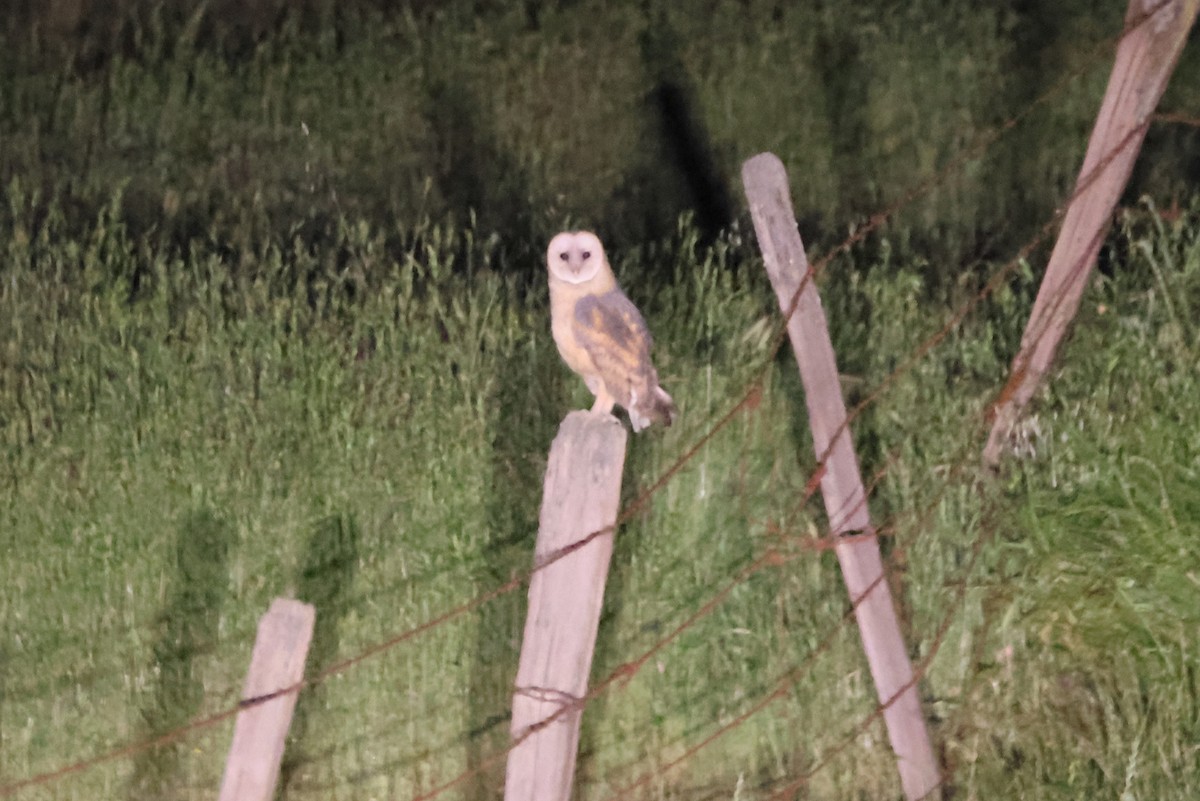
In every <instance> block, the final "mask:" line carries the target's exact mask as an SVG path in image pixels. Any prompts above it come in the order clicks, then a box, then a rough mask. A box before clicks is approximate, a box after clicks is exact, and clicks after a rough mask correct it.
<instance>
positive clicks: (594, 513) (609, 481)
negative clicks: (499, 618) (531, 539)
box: [504, 412, 627, 801]
mask: <svg viewBox="0 0 1200 801" xmlns="http://www.w3.org/2000/svg"><path fill="white" fill-rule="evenodd" d="M626 438H627V435H626V433H625V428H624V427H623V426H622V425H621V424H620V423H619V422H618V421H617V419H616V418H614V417H612V416H611V415H608V414H598V413H592V412H571V413H570V414H568V415H567V417H566V419H565V420H564V421H563V423H562V425H561V426H560V427H559V429H558V436H556V437H555V438H554V444H553V445H551V447H550V459H549V464H548V465H547V467H546V481H545V488H544V494H543V496H542V512H541V518H540V520H539V523H538V536H537V546H536V550H535V557H534V564H535V565H536V566H538V567H539V569H538V570H537V571H536V572H534V574H533V577H532V578H531V579H530V582H529V612H528V615H527V617H526V619H525V639H524V642H523V643H522V645H521V660H520V666H519V667H518V669H517V686H516V691H515V693H514V694H513V705H512V736H513V738H514V739H516V740H518V741H519V742H518V743H517V744H516V746H515V747H514V748H513V750H512V751H511V752H510V753H509V756H508V773H507V777H506V779H505V786H504V797H505V799H506V801H567V799H569V798H570V797H571V785H572V782H573V779H574V774H575V756H576V752H577V750H578V747H579V726H580V722H581V719H582V716H583V706H582V704H583V697H584V695H585V694H586V693H587V686H588V673H589V672H590V671H591V667H592V653H593V651H594V649H595V646H596V632H597V630H598V628H599V625H600V608H601V606H602V604H603V602H604V584H605V580H606V579H607V577H608V563H609V559H610V557H611V556H612V546H613V527H614V526H615V524H616V520H617V510H618V507H619V504H620V499H621V474H622V471H623V469H624V464H625V444H626ZM556 557H560V558H557V559H556ZM551 559H555V561H553V562H551V563H549V564H547V562H549V560H551ZM542 565H545V567H541V566H542Z"/></svg>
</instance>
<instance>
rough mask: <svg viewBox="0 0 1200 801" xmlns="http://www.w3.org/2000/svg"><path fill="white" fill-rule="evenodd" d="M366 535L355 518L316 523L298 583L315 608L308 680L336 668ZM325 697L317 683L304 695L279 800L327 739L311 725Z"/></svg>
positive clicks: (285, 761)
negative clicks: (362, 543)
mask: <svg viewBox="0 0 1200 801" xmlns="http://www.w3.org/2000/svg"><path fill="white" fill-rule="evenodd" d="M361 542H362V536H361V533H360V531H359V528H358V524H357V523H356V522H355V521H354V518H353V517H352V516H351V515H330V516H328V517H326V518H324V519H322V520H320V521H318V522H317V524H316V526H315V527H314V528H313V530H312V533H311V534H310V535H309V538H308V545H307V547H306V548H305V556H304V566H303V567H302V568H301V570H300V577H299V580H298V581H297V582H296V594H297V596H298V597H299V598H300V600H302V601H306V602H307V603H310V604H312V605H313V606H314V607H316V610H317V618H316V624H315V626H314V627H313V639H312V645H311V646H310V647H309V651H308V662H307V664H306V666H305V675H307V676H316V675H319V674H320V673H321V672H322V671H324V670H325V669H326V668H328V667H329V666H330V665H331V664H333V662H334V660H335V659H337V657H338V650H339V645H340V642H341V638H340V634H339V629H340V627H341V623H342V619H343V618H344V617H345V616H346V613H347V612H348V611H349V610H350V606H351V596H350V588H351V587H353V585H354V578H355V576H356V575H357V574H358V553H359V546H360V543H361ZM324 692H325V686H324V685H323V684H317V685H315V686H313V687H311V688H309V689H308V690H306V691H305V692H303V693H301V694H300V697H299V699H298V700H297V702H296V712H295V717H293V718H292V726H291V729H290V730H289V744H288V750H287V751H286V752H285V754H284V758H283V763H282V765H281V766H280V770H279V791H278V793H277V796H278V797H280V798H288V797H290V794H291V791H292V783H293V781H294V780H295V779H296V778H297V777H298V776H299V775H300V773H301V772H302V771H303V768H304V766H305V764H307V763H308V762H309V761H310V760H311V757H310V754H311V753H312V752H313V751H314V748H315V746H316V744H317V743H319V742H324V740H325V738H318V737H315V736H314V727H313V726H312V720H313V717H314V715H315V714H316V710H318V709H320V707H321V703H322V700H323V696H324Z"/></svg>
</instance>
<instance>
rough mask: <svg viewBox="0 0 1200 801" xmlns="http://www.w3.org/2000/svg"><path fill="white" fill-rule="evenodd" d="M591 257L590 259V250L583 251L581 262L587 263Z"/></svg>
mask: <svg viewBox="0 0 1200 801" xmlns="http://www.w3.org/2000/svg"><path fill="white" fill-rule="evenodd" d="M591 257H592V251H590V250H585V251H583V260H584V261H587V260H588V259H590V258H591Z"/></svg>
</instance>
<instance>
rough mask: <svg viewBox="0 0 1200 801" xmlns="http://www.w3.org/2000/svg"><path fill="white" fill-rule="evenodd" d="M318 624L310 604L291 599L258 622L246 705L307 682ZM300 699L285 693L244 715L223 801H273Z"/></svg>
mask: <svg viewBox="0 0 1200 801" xmlns="http://www.w3.org/2000/svg"><path fill="white" fill-rule="evenodd" d="M315 619H316V612H315V611H314V610H313V608H312V606H310V605H309V604H306V603H302V602H300V601H295V600H291V599H289V598H276V599H275V600H274V601H273V602H272V603H271V608H270V609H269V610H267V613H266V614H265V615H263V616H262V619H261V620H259V622H258V636H257V637H256V638H255V640H254V652H253V654H252V655H251V657H250V670H249V672H247V674H246V685H245V688H244V689H243V691H242V701H243V703H245V702H247V701H251V700H253V699H256V698H263V697H264V696H271V695H272V694H274V693H279V691H280V690H286V689H287V688H289V687H293V686H295V685H296V684H297V683H298V682H299V681H300V680H301V679H303V678H304V660H305V659H306V658H307V656H308V645H309V643H310V642H311V641H312V633H313V622H314V621H315ZM297 695H298V693H297V692H296V691H291V692H282V693H279V695H278V696H277V697H273V698H271V699H270V700H264V701H261V702H260V703H255V704H253V705H250V706H247V707H246V708H245V709H243V710H242V711H241V712H239V713H238V716H237V722H236V723H235V724H234V727H233V742H232V744H230V746H229V758H228V759H227V760H226V762H225V776H224V778H223V779H222V780H221V794H220V795H219V796H218V799H219V801H271V798H272V797H273V796H274V795H275V784H276V782H278V781H279V763H280V760H282V759H283V744H284V739H285V738H286V737H287V731H288V726H289V725H291V722H292V711H293V710H294V709H295V708H296V697H297Z"/></svg>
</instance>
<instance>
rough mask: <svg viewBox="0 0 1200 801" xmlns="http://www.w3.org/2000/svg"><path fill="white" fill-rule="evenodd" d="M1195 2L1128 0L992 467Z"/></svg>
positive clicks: (1121, 184) (1072, 301) (1066, 310)
mask: <svg viewBox="0 0 1200 801" xmlns="http://www.w3.org/2000/svg"><path fill="white" fill-rule="evenodd" d="M1198 7H1200V0H1130V3H1129V11H1128V12H1127V13H1126V15H1125V24H1126V26H1136V27H1134V28H1133V29H1132V30H1131V31H1130V32H1128V33H1127V34H1126V35H1125V36H1124V37H1123V38H1122V39H1121V43H1120V44H1119V45H1118V46H1117V56H1116V60H1115V62H1114V63H1113V70H1112V75H1110V76H1109V79H1108V89H1107V90H1106V92H1105V94H1104V100H1103V102H1102V103H1101V105H1100V113H1099V115H1098V116H1097V117H1096V125H1095V127H1094V128H1093V129H1092V138H1091V140H1090V141H1089V142H1088V148H1087V153H1086V155H1084V157H1083V168H1082V169H1081V170H1080V173H1079V179H1078V181H1077V182H1076V194H1075V196H1074V197H1073V198H1072V201H1071V205H1070V208H1068V209H1067V213H1066V216H1065V217H1064V219H1063V225H1062V230H1061V231H1060V232H1059V235H1058V241H1057V242H1055V244H1054V251H1053V252H1052V253H1051V254H1050V263H1049V264H1048V265H1047V267H1046V275H1045V277H1044V278H1043V279H1042V286H1041V288H1040V289H1039V290H1038V295H1037V300H1036V301H1034V304H1033V311H1032V313H1031V314H1030V316H1029V322H1028V323H1027V324H1026V326H1025V333H1024V334H1023V335H1022V337H1021V348H1020V350H1019V351H1018V352H1017V356H1016V358H1015V359H1014V360H1013V366H1012V374H1011V376H1010V377H1009V380H1008V385H1007V386H1006V387H1005V388H1004V390H1003V391H1002V392H1001V394H1000V398H1001V399H1000V401H999V402H998V403H997V404H996V406H995V409H994V413H995V419H994V421H993V423H992V431H991V433H990V434H989V436H988V442H987V445H986V446H985V447H984V451H983V459H984V462H985V463H986V464H988V465H990V466H993V467H995V466H996V465H998V464H999V462H1000V454H1001V452H1002V451H1003V448H1004V444H1005V442H1006V441H1007V440H1008V435H1009V432H1010V431H1011V430H1012V427H1013V425H1014V424H1015V423H1016V421H1017V418H1018V417H1019V416H1020V414H1021V411H1022V410H1023V409H1024V408H1025V406H1026V405H1027V404H1028V403H1029V401H1030V400H1031V399H1032V398H1033V395H1034V393H1035V392H1037V390H1038V387H1040V386H1041V384H1042V382H1043V381H1044V380H1045V377H1046V374H1047V373H1048V372H1049V371H1050V365H1051V363H1052V362H1053V361H1054V355H1055V353H1056V352H1057V351H1058V344H1059V342H1061V341H1062V338H1063V336H1064V335H1065V334H1066V331H1067V327H1068V326H1069V325H1070V323H1071V320H1073V319H1074V318H1075V313H1076V312H1077V311H1078V310H1079V302H1080V300H1081V298H1082V297H1083V290H1084V287H1085V286H1086V285H1087V279H1088V276H1090V275H1091V274H1092V268H1093V267H1094V266H1095V264H1096V255H1097V254H1098V253H1099V252H1100V245H1101V243H1102V242H1103V241H1104V234H1105V232H1106V231H1107V230H1108V226H1109V224H1110V223H1111V222H1112V215H1113V209H1114V208H1115V207H1116V205H1117V201H1118V200H1119V199H1120V197H1121V192H1122V191H1123V190H1124V189H1125V184H1126V183H1127V182H1128V181H1129V174H1130V173H1131V172H1132V171H1133V163H1134V161H1135V160H1136V159H1137V155H1138V152H1139V151H1140V150H1141V147H1142V140H1143V139H1144V138H1145V136H1146V129H1147V128H1148V127H1149V125H1150V117H1151V115H1152V114H1153V113H1154V108H1155V107H1156V106H1157V105H1158V100H1159V98H1161V97H1162V93H1163V91H1164V90H1165V89H1166V88H1167V80H1168V79H1169V78H1170V77H1171V73H1172V72H1173V71H1174V69H1175V64H1176V62H1177V61H1178V60H1179V54H1180V52H1182V50H1183V45H1184V42H1186V41H1187V36H1188V31H1189V30H1191V27H1192V23H1193V22H1194V21H1195V19H1196V10H1197V8H1198Z"/></svg>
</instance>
